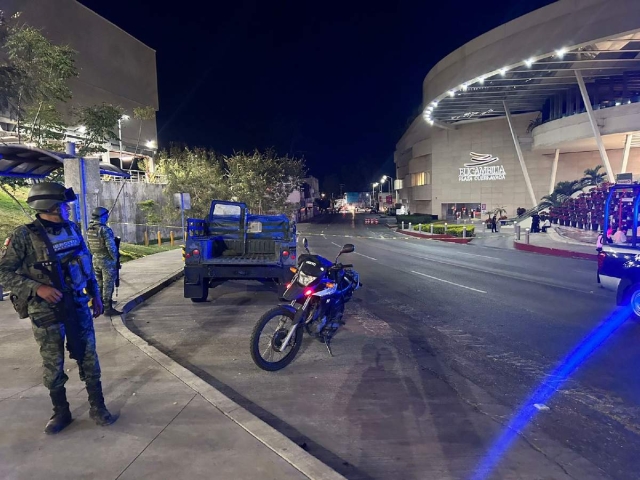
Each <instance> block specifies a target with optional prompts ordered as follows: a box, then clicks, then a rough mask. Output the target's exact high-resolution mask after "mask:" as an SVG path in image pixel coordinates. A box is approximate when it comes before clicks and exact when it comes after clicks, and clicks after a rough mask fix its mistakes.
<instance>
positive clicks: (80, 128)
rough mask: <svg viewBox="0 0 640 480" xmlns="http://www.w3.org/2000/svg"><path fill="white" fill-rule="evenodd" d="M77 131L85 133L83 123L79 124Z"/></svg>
mask: <svg viewBox="0 0 640 480" xmlns="http://www.w3.org/2000/svg"><path fill="white" fill-rule="evenodd" d="M78 132H80V133H86V132H87V127H85V126H84V125H80V127H79V128H78Z"/></svg>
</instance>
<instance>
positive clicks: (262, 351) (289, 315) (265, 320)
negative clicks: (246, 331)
mask: <svg viewBox="0 0 640 480" xmlns="http://www.w3.org/2000/svg"><path fill="white" fill-rule="evenodd" d="M293 318H294V313H293V312H292V311H291V310H289V309H288V308H285V307H282V306H279V307H275V308H272V309H271V310H269V311H268V312H266V313H265V314H264V315H262V317H260V320H258V323H256V326H255V327H254V328H253V333H252V334H251V358H252V359H253V362H254V363H255V364H256V365H257V366H258V367H260V368H261V369H263V370H267V371H269V372H275V371H276V370H281V369H283V368H284V367H286V366H287V365H289V364H290V363H291V362H292V361H293V359H294V358H295V356H296V354H297V353H298V350H300V345H301V344H302V333H303V332H302V327H301V326H300V325H298V327H297V328H296V331H295V333H294V334H293V335H292V337H291V339H290V340H289V343H288V345H287V347H286V348H285V349H284V351H282V352H280V348H281V347H282V344H283V342H284V340H285V339H286V338H287V335H289V332H290V331H291V329H292V328H293V327H294V323H293Z"/></svg>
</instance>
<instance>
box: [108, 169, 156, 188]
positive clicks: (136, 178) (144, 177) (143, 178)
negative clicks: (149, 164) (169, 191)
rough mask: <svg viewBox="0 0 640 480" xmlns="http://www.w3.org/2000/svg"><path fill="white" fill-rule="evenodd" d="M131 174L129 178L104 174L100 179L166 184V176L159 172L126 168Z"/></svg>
mask: <svg viewBox="0 0 640 480" xmlns="http://www.w3.org/2000/svg"><path fill="white" fill-rule="evenodd" d="M126 172H127V173H128V174H129V175H131V177H130V178H123V177H116V176H113V175H108V174H104V175H101V177H102V179H103V180H105V181H110V182H129V183H157V184H160V185H166V184H167V183H169V182H168V181H167V176H166V175H164V174H161V173H153V174H151V175H149V174H148V173H147V172H145V171H143V170H126Z"/></svg>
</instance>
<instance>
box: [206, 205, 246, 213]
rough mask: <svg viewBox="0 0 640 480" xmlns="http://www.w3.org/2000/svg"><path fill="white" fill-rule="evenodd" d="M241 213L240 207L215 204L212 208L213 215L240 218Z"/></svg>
mask: <svg viewBox="0 0 640 480" xmlns="http://www.w3.org/2000/svg"><path fill="white" fill-rule="evenodd" d="M241 212H242V209H241V208H240V205H222V204H217V205H216V206H215V207H214V208H213V214H214V215H238V216H240V213H241Z"/></svg>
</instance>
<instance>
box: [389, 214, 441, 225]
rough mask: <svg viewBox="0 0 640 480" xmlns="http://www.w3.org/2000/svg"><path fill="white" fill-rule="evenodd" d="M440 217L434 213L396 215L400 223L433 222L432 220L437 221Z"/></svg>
mask: <svg viewBox="0 0 640 480" xmlns="http://www.w3.org/2000/svg"><path fill="white" fill-rule="evenodd" d="M437 219H438V217H436V216H434V215H428V214H423V215H396V221H397V222H398V223H402V222H404V223H413V224H416V225H417V224H419V223H431V222H435V221H436V220H437Z"/></svg>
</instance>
